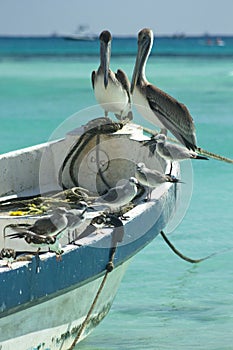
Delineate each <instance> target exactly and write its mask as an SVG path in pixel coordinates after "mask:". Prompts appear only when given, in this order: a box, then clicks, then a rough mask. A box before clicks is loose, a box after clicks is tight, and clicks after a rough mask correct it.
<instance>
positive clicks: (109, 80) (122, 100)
mask: <svg viewBox="0 0 233 350" xmlns="http://www.w3.org/2000/svg"><path fill="white" fill-rule="evenodd" d="M99 40H100V66H99V68H98V70H97V71H93V72H92V75H91V80H92V87H93V89H94V92H95V97H96V100H97V101H98V103H99V104H100V105H101V107H102V108H103V109H104V112H105V117H107V116H108V113H109V112H113V113H114V114H115V116H116V117H117V118H118V119H125V118H128V119H130V120H131V119H132V112H131V95H130V82H129V80H128V78H127V75H126V74H125V73H124V72H123V71H122V70H121V69H118V70H117V72H116V73H114V72H113V71H112V70H111V69H110V68H109V63H110V55H111V41H112V36H111V33H110V32H109V31H108V30H104V31H103V32H102V33H101V34H100V36H99Z"/></svg>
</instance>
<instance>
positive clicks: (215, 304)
mask: <svg viewBox="0 0 233 350" xmlns="http://www.w3.org/2000/svg"><path fill="white" fill-rule="evenodd" d="M211 39H212V42H211V43H209V44H210V45H207V43H206V38H201V37H200V38H155V42H154V47H153V51H152V54H151V56H150V58H149V61H148V64H147V70H146V73H147V77H148V80H149V81H151V82H153V83H154V84H156V85H157V86H158V87H159V88H161V89H163V90H164V91H166V92H168V93H169V94H170V95H172V96H173V97H175V98H177V99H178V100H179V101H180V102H183V103H185V104H186V106H187V107H188V108H189V110H190V113H191V115H192V116H193V119H194V121H195V125H196V130H197V139H198V145H199V146H200V147H202V148H204V149H207V150H209V151H211V152H215V153H217V154H220V155H224V156H226V157H230V158H233V38H232V37H226V38H222V39H223V40H224V43H225V45H223V46H217V45H216V43H215V38H211ZM136 50H137V42H136V39H135V38H128V39H127V38H114V40H113V43H112V59H111V68H112V69H113V70H117V69H118V68H121V69H123V70H124V71H125V72H126V73H127V74H128V76H129V78H130V79H131V76H132V71H133V67H134V62H135V55H136ZM98 65H99V43H98V41H93V42H74V41H66V40H63V39H62V38H57V37H54V38H33V39H32V38H0V121H1V127H0V153H5V152H8V151H12V150H15V149H18V148H23V147H28V146H31V145H34V144H37V143H42V142H46V141H47V140H48V139H50V138H51V135H53V134H54V130H57V128H58V130H61V129H62V128H61V127H59V126H60V125H61V124H62V123H64V122H65V123H66V122H67V120H68V118H69V117H70V116H72V115H73V114H75V113H77V112H79V115H80V123H79V124H82V123H83V122H84V121H85V118H86V115H87V114H88V113H87V112H88V111H90V115H91V117H94V116H99V115H95V113H96V111H97V110H98V111H99V109H98V108H97V107H95V105H96V101H95V98H94V95H93V91H92V87H91V80H90V75H91V72H92V70H94V69H97V68H98ZM93 106H94V107H93ZM87 108H90V109H88V110H87ZM98 113H99V112H97V114H98ZM135 122H139V123H143V124H144V125H146V126H148V127H152V125H150V124H149V123H147V122H145V121H144V120H143V118H142V117H140V116H139V115H138V114H137V113H135ZM76 126H78V125H76ZM55 134H56V135H57V134H59V133H57V132H55ZM192 166H193V180H192V181H193V192H192V196H191V201H190V205H189V208H188V209H187V212H186V214H185V216H184V217H183V219H182V220H180V223H179V225H178V223H177V222H176V223H175V224H171V225H170V228H169V230H168V231H169V239H170V240H171V241H172V242H173V244H174V245H175V246H176V247H177V248H178V249H179V250H181V251H182V252H183V254H185V255H188V256H190V257H192V258H200V257H204V256H206V255H209V254H211V253H215V252H218V254H217V255H215V256H213V257H212V258H211V259H208V260H206V261H203V262H202V263H200V264H198V265H191V264H189V263H187V262H185V261H183V260H181V259H179V258H178V257H177V256H176V255H174V253H173V252H171V251H170V250H169V248H168V247H167V246H166V244H165V243H164V242H163V240H162V237H157V238H156V239H155V240H154V241H153V242H152V243H151V244H150V245H149V246H147V247H146V248H145V249H144V250H142V251H141V252H140V253H139V254H137V255H136V256H135V257H134V259H133V261H132V263H131V265H130V266H129V268H128V270H127V273H126V275H125V277H124V279H123V281H122V284H121V286H120V289H119V291H118V294H117V296H116V298H115V301H114V304H113V306H112V309H111V310H110V313H109V314H108V316H107V317H106V318H105V319H104V320H103V321H102V323H101V324H100V325H99V326H98V327H97V328H96V329H95V330H94V331H93V333H92V334H91V335H90V336H89V337H88V338H87V339H86V340H84V341H83V342H81V343H80V344H79V345H78V346H77V349H80V350H125V349H132V350H136V349H137V350H142V349H146V350H193V349H195V350H232V349H233V270H232V269H233V263H232V260H233V190H232V180H233V165H232V164H228V163H224V162H220V161H216V160H213V159H210V160H209V161H193V162H192ZM190 182H191V180H190ZM191 185H192V184H191V183H187V184H184V186H191ZM173 228H174V230H173ZM171 231H172V232H171ZM165 232H166V230H165ZM77 302H78V301H77ZM12 350H14V349H12ZM15 350H17V349H15Z"/></svg>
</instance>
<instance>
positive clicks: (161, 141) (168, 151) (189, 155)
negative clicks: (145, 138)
mask: <svg viewBox="0 0 233 350" xmlns="http://www.w3.org/2000/svg"><path fill="white" fill-rule="evenodd" d="M154 140H155V142H156V152H157V153H158V154H159V155H160V157H162V158H164V159H166V160H169V161H170V162H171V167H170V172H169V175H171V172H172V163H173V161H182V160H185V159H203V160H208V158H207V157H203V156H199V155H198V154H197V153H196V152H194V151H191V150H188V149H187V148H184V147H182V146H180V145H175V144H173V143H169V142H167V137H166V136H165V135H163V134H158V135H157V136H155V138H154Z"/></svg>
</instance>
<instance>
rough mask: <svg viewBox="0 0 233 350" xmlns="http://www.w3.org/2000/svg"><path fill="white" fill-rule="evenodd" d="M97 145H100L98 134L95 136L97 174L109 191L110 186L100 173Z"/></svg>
mask: <svg viewBox="0 0 233 350" xmlns="http://www.w3.org/2000/svg"><path fill="white" fill-rule="evenodd" d="M99 144H100V134H97V135H96V165H97V169H98V173H99V175H100V178H101V180H102V182H103V183H104V184H105V186H106V187H107V189H108V190H109V189H110V188H111V186H110V185H109V184H108V182H107V181H106V179H105V177H104V174H103V172H102V169H101V165H100V157H99V153H100V148H99Z"/></svg>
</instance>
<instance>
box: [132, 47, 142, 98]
mask: <svg viewBox="0 0 233 350" xmlns="http://www.w3.org/2000/svg"><path fill="white" fill-rule="evenodd" d="M139 67H140V57H139V51H138V54H137V58H136V62H135V66H134V71H133V76H132V80H131V85H130V93H131V94H132V93H133V91H134V88H135V85H136V83H137V80H138V72H139Z"/></svg>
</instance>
